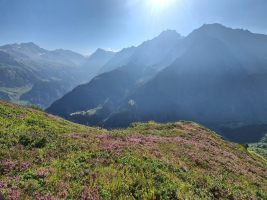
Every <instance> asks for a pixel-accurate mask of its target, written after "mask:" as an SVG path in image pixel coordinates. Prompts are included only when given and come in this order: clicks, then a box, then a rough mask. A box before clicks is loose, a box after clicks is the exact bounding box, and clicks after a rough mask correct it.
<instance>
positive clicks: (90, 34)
mask: <svg viewBox="0 0 267 200" xmlns="http://www.w3.org/2000/svg"><path fill="white" fill-rule="evenodd" d="M205 23H206V24H207V23H221V24H224V25H225V26H229V27H233V28H243V29H248V30H250V31H252V32H257V33H264V34H267V0H0V45H4V44H10V43H21V42H34V43H36V44H38V45H39V46H41V47H43V48H46V49H59V48H63V49H70V50H73V51H76V52H79V53H82V54H84V55H89V54H90V53H92V52H93V51H94V50H95V49H97V48H103V49H107V50H113V51H118V50H120V49H122V48H124V47H130V46H133V45H134V46H136V45H138V44H140V43H142V42H143V41H145V40H148V39H151V38H153V37H155V36H157V35H158V34H160V33H161V32H162V31H164V30H166V29H174V30H176V31H177V32H178V33H180V34H181V35H184V36H186V35H187V34H189V33H190V32H191V31H192V30H194V29H196V28H198V27H200V26H201V25H202V24H205Z"/></svg>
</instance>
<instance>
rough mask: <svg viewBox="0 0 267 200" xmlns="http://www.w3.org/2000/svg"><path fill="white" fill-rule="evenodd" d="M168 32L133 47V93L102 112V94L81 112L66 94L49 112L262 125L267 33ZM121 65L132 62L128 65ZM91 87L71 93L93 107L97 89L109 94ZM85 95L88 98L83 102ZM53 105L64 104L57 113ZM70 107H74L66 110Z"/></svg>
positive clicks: (209, 28)
mask: <svg viewBox="0 0 267 200" xmlns="http://www.w3.org/2000/svg"><path fill="white" fill-rule="evenodd" d="M173 35H175V34H174V32H171V31H167V32H165V33H163V34H162V35H160V36H159V37H158V38H156V39H154V40H151V41H148V42H145V43H144V44H142V45H141V46H140V47H138V48H137V49H138V50H135V51H136V52H135V53H134V54H133V56H132V58H131V59H132V60H131V59H130V62H129V63H132V62H131V61H135V62H134V63H135V65H134V66H135V68H134V69H135V72H136V71H138V73H139V76H137V77H138V78H136V79H135V80H136V81H134V82H135V85H134V86H133V87H131V88H132V89H131V90H130V91H129V87H126V88H127V94H126V93H124V95H122V96H117V99H116V101H117V102H119V104H113V105H115V106H113V108H112V109H110V107H109V109H102V110H101V108H105V106H103V105H104V100H107V99H108V97H107V96H106V97H107V98H106V99H105V98H103V99H102V100H101V101H93V102H94V106H85V107H79V109H77V108H75V106H76V105H75V104H76V103H75V102H74V101H73V102H69V103H66V104H65V102H66V101H65V97H63V98H62V99H61V100H60V101H58V102H57V104H55V105H52V107H50V108H49V109H48V111H49V112H52V113H54V114H58V115H61V116H63V117H67V118H69V117H70V116H71V114H73V113H75V114H74V115H72V116H76V117H75V118H74V119H73V118H71V117H70V118H69V119H71V120H74V121H77V122H80V123H89V124H94V125H104V126H106V127H123V126H127V125H129V124H130V123H132V122H134V121H149V120H155V121H159V122H170V121H176V120H180V119H185V120H193V121H197V122H200V123H203V124H206V125H208V126H209V127H212V128H214V127H215V128H216V130H222V127H227V125H228V124H232V123H235V124H242V125H243V126H247V125H253V124H265V123H267V116H266V114H265V113H266V112H267V96H266V95H267V92H266V87H265V86H266V84H267V67H266V66H267V36H265V35H261V34H254V33H251V32H249V31H245V30H240V29H231V28H226V27H224V26H222V25H220V24H211V25H203V26H202V27H201V28H199V29H197V30H195V31H193V32H192V33H191V34H189V35H188V36H187V37H185V38H180V37H176V38H179V39H177V40H176V39H175V40H173V38H175V37H174V36H173ZM159 38H160V39H159ZM167 41H170V42H167ZM173 41H177V42H173ZM164 44H165V45H166V46H167V47H166V46H164ZM170 44H174V45H170ZM150 53H151V54H150ZM170 58H171V59H170ZM170 62H171V64H170ZM166 66H167V67H166ZM153 67H155V68H153ZM123 69H132V67H130V64H128V65H126V66H125V67H123ZM148 71H149V72H150V74H149V73H148ZM144 72H145V73H144ZM111 73H113V74H114V75H116V72H114V71H113V72H111ZM135 74H136V73H135ZM140 74H141V75H140ZM148 74H149V75H148ZM100 77H101V76H100ZM148 77H149V78H148ZM104 80H105V79H104V78H103V82H105V81H104ZM94 83H95V82H94V81H92V82H91V83H89V84H88V86H89V85H94ZM137 83H138V84H137ZM110 84H112V82H110ZM108 85H109V84H108ZM118 85H123V83H121V84H118ZM94 86H95V89H94V91H95V92H92V91H88V90H87V91H85V92H82V91H81V93H79V96H76V98H77V99H79V100H81V101H82V102H87V103H86V104H87V105H90V103H91V102H92V100H91V98H94V96H95V94H97V93H96V91H101V93H107V92H108V91H109V86H107V87H105V86H104V84H101V81H98V84H97V85H94ZM102 86H103V87H102ZM77 89H78V88H77ZM125 91H126V89H125ZM73 94H74V93H70V94H68V95H73ZM125 94H126V95H125ZM88 96H90V97H91V98H89V99H87V97H88ZM86 99H87V100H88V101H87V100H86ZM96 99H97V98H96ZM118 99H119V100H118ZM113 101H115V100H113ZM58 105H63V106H61V107H60V111H58V110H57V106H58ZM99 106H100V107H99ZM72 107H73V108H74V109H72V110H71V112H69V111H67V110H68V109H70V108H72ZM95 108H97V109H96V110H91V109H95ZM65 111H66V112H65ZM87 111H89V113H90V117H88V116H87V114H88V112H87ZM90 111H94V112H90ZM103 111H105V112H106V113H105V114H104V115H103ZM98 113H99V114H98ZM100 113H101V114H100ZM77 115H78V116H79V117H78V118H77ZM92 115H93V116H94V115H95V116H97V120H95V118H93V117H92ZM101 115H102V116H103V117H100V116H101ZM81 116H82V117H81ZM81 118H82V120H81ZM95 121H97V123H96V122H95ZM225 125H226V126H225Z"/></svg>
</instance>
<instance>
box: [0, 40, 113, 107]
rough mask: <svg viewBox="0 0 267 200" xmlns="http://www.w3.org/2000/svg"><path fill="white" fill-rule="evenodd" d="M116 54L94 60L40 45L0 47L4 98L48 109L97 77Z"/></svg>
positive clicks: (102, 53) (99, 55)
mask: <svg viewBox="0 0 267 200" xmlns="http://www.w3.org/2000/svg"><path fill="white" fill-rule="evenodd" d="M114 54H115V53H114V52H108V51H104V50H101V51H99V50H98V51H96V52H95V53H94V54H92V55H91V56H90V57H88V58H87V57H85V56H83V55H80V54H78V53H76V52H73V51H70V50H64V49H57V50H53V51H49V50H46V49H43V48H41V47H39V46H37V45H36V44H34V43H32V42H30V43H21V44H11V45H4V46H1V47H0V72H1V73H0V91H1V94H2V95H1V96H0V98H2V99H4V100H9V101H13V102H21V103H29V104H35V105H39V106H41V107H44V108H46V107H48V106H49V105H50V104H51V103H52V102H54V101H55V100H56V99H58V98H60V97H62V96H63V95H64V94H65V93H67V92H69V91H70V90H71V89H73V88H74V87H75V86H77V85H79V84H82V83H85V82H87V81H89V80H90V79H91V78H93V77H94V76H95V75H96V74H98V71H99V70H100V69H101V68H102V66H103V65H104V64H105V63H106V62H108V61H109V59H111V58H112V56H113V55H114Z"/></svg>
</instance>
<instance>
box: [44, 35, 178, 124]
mask: <svg viewBox="0 0 267 200" xmlns="http://www.w3.org/2000/svg"><path fill="white" fill-rule="evenodd" d="M180 41H181V36H180V35H179V34H177V33H176V32H174V31H166V32H163V33H162V34H161V35H159V36H158V37H156V38H154V39H153V40H150V41H147V42H144V43H143V44H141V45H140V46H138V47H136V48H131V49H124V50H122V51H121V52H119V53H117V54H116V55H115V56H114V57H113V58H112V59H111V60H110V61H109V63H108V65H110V63H121V64H122V63H124V62H127V63H126V64H125V65H124V66H122V67H119V68H117V69H115V70H113V71H111V72H106V73H103V74H100V75H99V76H97V77H95V78H94V79H93V80H92V81H91V82H89V83H88V84H85V85H82V86H79V87H77V88H75V89H74V90H73V91H72V92H70V93H69V94H67V95H65V96H64V97H63V98H62V99H60V100H58V101H56V102H55V103H53V105H52V106H51V107H49V108H48V112H51V113H55V114H58V115H61V116H64V117H67V118H68V119H72V120H74V121H80V120H81V119H83V121H84V122H85V123H86V124H90V125H93V124H94V123H93V122H96V121H97V120H96V119H94V118H97V119H103V118H106V117H108V115H109V113H110V112H111V111H113V110H114V109H116V108H117V107H118V106H119V105H120V103H121V101H122V100H123V99H124V98H126V97H127V96H128V95H129V94H130V92H132V91H133V90H134V89H135V88H136V87H138V86H139V85H142V84H144V83H145V82H146V81H147V80H149V79H150V78H151V77H153V76H154V75H155V74H156V73H157V72H158V71H159V70H160V69H161V68H164V67H165V66H166V65H167V63H168V62H170V59H168V60H166V59H167V57H168V55H169V54H168V52H171V51H172V50H173V49H174V48H175V46H177V45H178V44H179V43H180ZM132 50H134V53H133V54H131V56H130V57H129V58H126V57H127V56H125V55H126V54H127V55H128V56H129V55H130V53H129V52H130V51H132ZM125 52H127V53H125ZM116 59H118V60H116ZM173 59H174V58H173ZM119 66H120V65H119ZM104 67H105V66H104ZM106 70H107V69H106ZM99 108H100V109H99ZM88 113H90V114H88ZM92 113H93V114H92ZM99 115H100V116H101V117H100V116H99ZM88 119H90V120H88ZM100 121H101V120H100ZM100 121H99V122H100Z"/></svg>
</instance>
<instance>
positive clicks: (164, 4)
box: [147, 0, 175, 12]
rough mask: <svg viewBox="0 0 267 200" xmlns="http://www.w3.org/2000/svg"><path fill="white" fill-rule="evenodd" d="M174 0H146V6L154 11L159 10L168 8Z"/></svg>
mask: <svg viewBox="0 0 267 200" xmlns="http://www.w3.org/2000/svg"><path fill="white" fill-rule="evenodd" d="M174 1H175V0H147V6H148V7H149V8H150V9H151V10H153V11H154V12H159V11H163V10H166V9H167V8H169V7H170V6H171V5H172V4H173V3H174Z"/></svg>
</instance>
